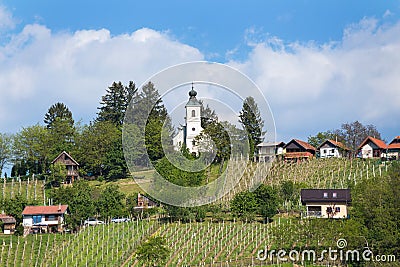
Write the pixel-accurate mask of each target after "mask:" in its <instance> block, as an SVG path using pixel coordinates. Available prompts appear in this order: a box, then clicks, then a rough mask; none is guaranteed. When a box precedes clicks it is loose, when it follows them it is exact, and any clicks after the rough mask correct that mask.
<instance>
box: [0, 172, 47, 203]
mask: <svg viewBox="0 0 400 267" xmlns="http://www.w3.org/2000/svg"><path fill="white" fill-rule="evenodd" d="M0 181H1V184H0V188H1V193H0V197H1V199H13V198H15V197H17V196H21V197H22V198H24V199H26V200H27V201H28V202H29V203H38V204H45V199H46V200H47V198H46V191H45V182H44V181H43V180H38V179H35V176H34V175H33V176H32V177H30V178H29V177H28V179H27V180H26V181H22V180H21V179H19V178H15V179H14V178H8V179H4V178H2V179H0Z"/></svg>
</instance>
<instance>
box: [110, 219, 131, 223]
mask: <svg viewBox="0 0 400 267" xmlns="http://www.w3.org/2000/svg"><path fill="white" fill-rule="evenodd" d="M130 221H131V219H130V218H113V219H111V222H113V223H121V222H130Z"/></svg>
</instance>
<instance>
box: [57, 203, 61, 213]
mask: <svg viewBox="0 0 400 267" xmlns="http://www.w3.org/2000/svg"><path fill="white" fill-rule="evenodd" d="M58 212H61V203H59V204H58Z"/></svg>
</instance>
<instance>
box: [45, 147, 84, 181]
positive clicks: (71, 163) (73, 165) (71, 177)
mask: <svg viewBox="0 0 400 267" xmlns="http://www.w3.org/2000/svg"><path fill="white" fill-rule="evenodd" d="M55 163H61V164H63V165H65V168H67V176H66V177H65V183H66V184H71V183H73V182H74V181H75V180H76V179H78V178H79V163H78V162H76V160H74V158H73V157H72V156H71V155H70V154H68V153H67V152H65V151H63V152H61V153H60V155H58V156H57V157H56V158H55V159H54V160H53V161H52V162H51V164H55Z"/></svg>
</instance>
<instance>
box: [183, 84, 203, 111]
mask: <svg viewBox="0 0 400 267" xmlns="http://www.w3.org/2000/svg"><path fill="white" fill-rule="evenodd" d="M196 96H197V92H196V91H195V90H194V83H193V82H192V90H190V91H189V101H188V102H187V104H186V106H201V104H200V102H199V100H197V98H196Z"/></svg>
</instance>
